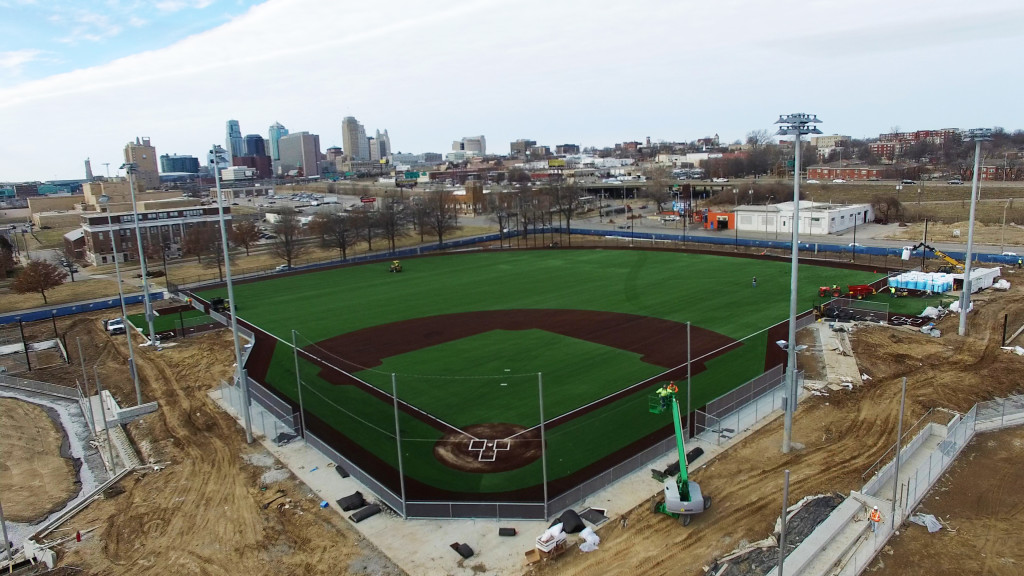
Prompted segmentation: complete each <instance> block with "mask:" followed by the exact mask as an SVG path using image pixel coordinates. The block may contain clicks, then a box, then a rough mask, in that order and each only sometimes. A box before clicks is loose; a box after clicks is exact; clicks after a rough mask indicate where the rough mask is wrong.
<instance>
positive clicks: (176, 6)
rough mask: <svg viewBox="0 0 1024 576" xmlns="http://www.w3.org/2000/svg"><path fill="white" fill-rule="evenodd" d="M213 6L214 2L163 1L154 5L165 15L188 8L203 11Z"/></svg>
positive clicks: (206, 0)
mask: <svg viewBox="0 0 1024 576" xmlns="http://www.w3.org/2000/svg"><path fill="white" fill-rule="evenodd" d="M211 4H213V0H161V1H160V2H157V3H156V4H154V7H155V8H156V9H157V10H158V11H160V12H163V13H165V14H172V13H174V12H180V11H181V10H185V9H187V8H191V9H194V10H202V9H203V8H206V7H208V6H210V5H211Z"/></svg>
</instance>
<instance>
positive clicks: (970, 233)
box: [957, 128, 992, 336]
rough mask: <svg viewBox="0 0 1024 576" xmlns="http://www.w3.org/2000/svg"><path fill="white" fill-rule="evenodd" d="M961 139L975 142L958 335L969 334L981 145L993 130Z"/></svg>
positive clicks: (977, 130)
mask: <svg viewBox="0 0 1024 576" xmlns="http://www.w3.org/2000/svg"><path fill="white" fill-rule="evenodd" d="M961 137H962V138H963V139H964V140H974V176H973V178H971V216H970V222H969V223H968V226H967V256H966V259H965V260H964V289H963V292H962V293H961V294H960V329H959V330H958V332H957V333H958V334H960V335H961V336H964V335H966V334H967V309H968V308H970V306H971V260H973V259H974V211H975V208H976V207H977V205H978V188H979V186H980V184H979V180H980V174H979V173H980V172H981V143H982V142H984V141H985V140H991V139H992V129H991V128H971V129H970V130H965V131H964V132H963V133H962V135H961Z"/></svg>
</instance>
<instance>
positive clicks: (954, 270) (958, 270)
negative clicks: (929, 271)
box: [910, 242, 964, 274]
mask: <svg viewBox="0 0 1024 576" xmlns="http://www.w3.org/2000/svg"><path fill="white" fill-rule="evenodd" d="M918 248H924V249H926V250H931V251H932V252H934V253H935V255H936V256H938V257H939V258H942V259H943V260H945V261H946V262H949V265H948V266H939V272H947V273H950V274H963V273H964V265H963V263H961V262H960V261H959V260H957V259H956V258H953V257H952V256H950V255H949V254H946V253H945V252H943V251H942V250H939V249H937V248H932V247H931V246H929V245H927V244H925V243H924V242H918V243H917V244H915V245H914V246H911V247H910V251H911V252H913V251H914V250H917V249H918Z"/></svg>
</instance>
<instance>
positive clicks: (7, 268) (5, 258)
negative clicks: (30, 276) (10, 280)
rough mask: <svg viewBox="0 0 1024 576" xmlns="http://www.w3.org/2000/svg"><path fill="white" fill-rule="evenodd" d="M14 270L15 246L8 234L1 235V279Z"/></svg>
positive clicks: (4, 278)
mask: <svg viewBox="0 0 1024 576" xmlns="http://www.w3.org/2000/svg"><path fill="white" fill-rule="evenodd" d="M13 270H14V246H12V245H11V241H10V240H8V239H7V237H6V236H0V280H6V279H7V275H8V274H9V273H10V272H11V271H13Z"/></svg>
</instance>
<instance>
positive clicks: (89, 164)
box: [85, 158, 92, 182]
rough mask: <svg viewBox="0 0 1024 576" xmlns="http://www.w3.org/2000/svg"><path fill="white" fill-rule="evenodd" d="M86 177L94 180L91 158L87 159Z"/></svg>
mask: <svg viewBox="0 0 1024 576" xmlns="http://www.w3.org/2000/svg"><path fill="white" fill-rule="evenodd" d="M85 179H86V180H88V181H89V182H92V162H89V159H88V158H86V159H85Z"/></svg>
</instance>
